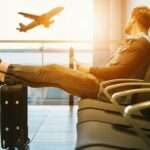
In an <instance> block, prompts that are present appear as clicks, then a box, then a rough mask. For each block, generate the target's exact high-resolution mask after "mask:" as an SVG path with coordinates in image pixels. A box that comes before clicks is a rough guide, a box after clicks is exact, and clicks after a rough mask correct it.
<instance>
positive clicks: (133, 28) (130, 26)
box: [125, 17, 144, 35]
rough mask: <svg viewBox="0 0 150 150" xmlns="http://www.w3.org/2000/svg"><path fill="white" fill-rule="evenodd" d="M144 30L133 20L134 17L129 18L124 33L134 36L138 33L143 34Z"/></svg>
mask: <svg viewBox="0 0 150 150" xmlns="http://www.w3.org/2000/svg"><path fill="white" fill-rule="evenodd" d="M143 31H144V28H143V27H142V25H141V24H140V23H139V22H138V21H137V20H136V19H135V17H131V18H130V19H129V21H128V23H127V26H126V27H125V33H127V34H129V35H134V34H136V33H139V32H143Z"/></svg>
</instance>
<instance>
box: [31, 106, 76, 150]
mask: <svg viewBox="0 0 150 150" xmlns="http://www.w3.org/2000/svg"><path fill="white" fill-rule="evenodd" d="M76 112H77V107H76V106H74V107H73V108H70V107H69V106H29V137H30V140H31V143H30V145H29V146H30V150H74V147H75V141H76V115H77V113H76Z"/></svg>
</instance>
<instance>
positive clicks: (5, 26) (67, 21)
mask: <svg viewBox="0 0 150 150" xmlns="http://www.w3.org/2000/svg"><path fill="white" fill-rule="evenodd" d="M58 6H62V7H64V10H63V11H62V12H60V14H59V15H56V16H54V17H53V18H52V20H54V21H55V22H54V23H53V24H51V25H50V27H49V28H45V27H43V26H42V25H40V26H37V27H35V28H34V29H32V30H29V31H27V32H26V33H24V32H19V31H18V30H16V28H17V27H18V26H19V23H23V24H25V25H27V24H29V23H31V22H32V21H33V20H32V19H29V18H26V17H24V16H22V15H20V14H18V12H24V13H30V14H34V15H42V14H43V13H46V12H48V11H50V10H51V9H53V8H55V7H58ZM0 18H1V28H0V33H1V34H0V40H4V39H5V40H8V39H9V40H10V39H11V40H14V39H16V40H20V39H21V40H32V39H38V40H39V39H40V40H44V39H45V40H78V41H80V40H92V34H93V33H92V31H93V24H92V23H93V20H92V19H93V5H92V0H49V1H35V0H30V1H28V0H12V1H10V0H5V1H3V2H2V3H1V5H0ZM2 18H3V19H2ZM2 20H3V21H2Z"/></svg>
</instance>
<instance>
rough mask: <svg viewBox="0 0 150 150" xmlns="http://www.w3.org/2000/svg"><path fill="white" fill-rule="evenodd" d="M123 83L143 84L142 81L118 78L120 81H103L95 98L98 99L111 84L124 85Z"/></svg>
mask: <svg viewBox="0 0 150 150" xmlns="http://www.w3.org/2000/svg"><path fill="white" fill-rule="evenodd" d="M124 82H144V80H141V79H126V78H120V79H113V80H108V81H103V82H101V83H100V88H99V92H98V96H97V97H100V95H101V93H103V92H104V89H105V88H106V87H107V86H110V85H112V84H113V85H114V84H117V83H124ZM109 98H110V97H109Z"/></svg>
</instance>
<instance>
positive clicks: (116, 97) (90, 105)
mask: <svg viewBox="0 0 150 150" xmlns="http://www.w3.org/2000/svg"><path fill="white" fill-rule="evenodd" d="M103 85H105V87H101V88H102V90H103V93H104V94H105V96H106V99H107V101H106V102H105V101H100V100H96V99H83V100H81V101H80V102H79V109H78V124H77V144H76V149H77V150H114V149H116V150H119V149H121V150H123V149H125V150H126V149H130V150H131V149H137V150H138V149H139V150H147V149H149V147H150V139H149V137H150V118H149V117H145V116H144V115H143V113H141V110H144V109H146V110H147V109H148V108H150V102H149V100H150V97H149V99H148V96H147V95H146V96H145V97H146V98H145V99H144V98H143V96H144V95H143V93H144V94H147V93H148V94H149V93H150V83H145V82H144V81H140V80H139V81H138V80H137V81H136V79H135V80H134V79H133V80H132V81H131V80H130V81H128V80H124V79H123V80H122V79H121V80H114V81H110V82H104V84H103ZM103 85H102V86H103ZM106 85H107V86H106ZM120 87H121V88H120ZM122 87H125V88H124V89H123V88H122ZM116 88H118V89H117V90H116ZM128 89H129V90H128ZM112 91H113V92H112ZM114 91H115V92H114ZM139 93H140V94H142V96H141V95H139V96H137V94H139ZM135 95H136V96H135ZM126 97H127V98H126ZM141 97H142V102H139V103H137V102H132V101H134V99H135V98H136V99H138V98H141ZM108 99H110V101H108ZM126 100H127V101H128V103H127V102H123V101H126ZM120 102H121V103H120ZM149 116H150V115H149Z"/></svg>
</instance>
